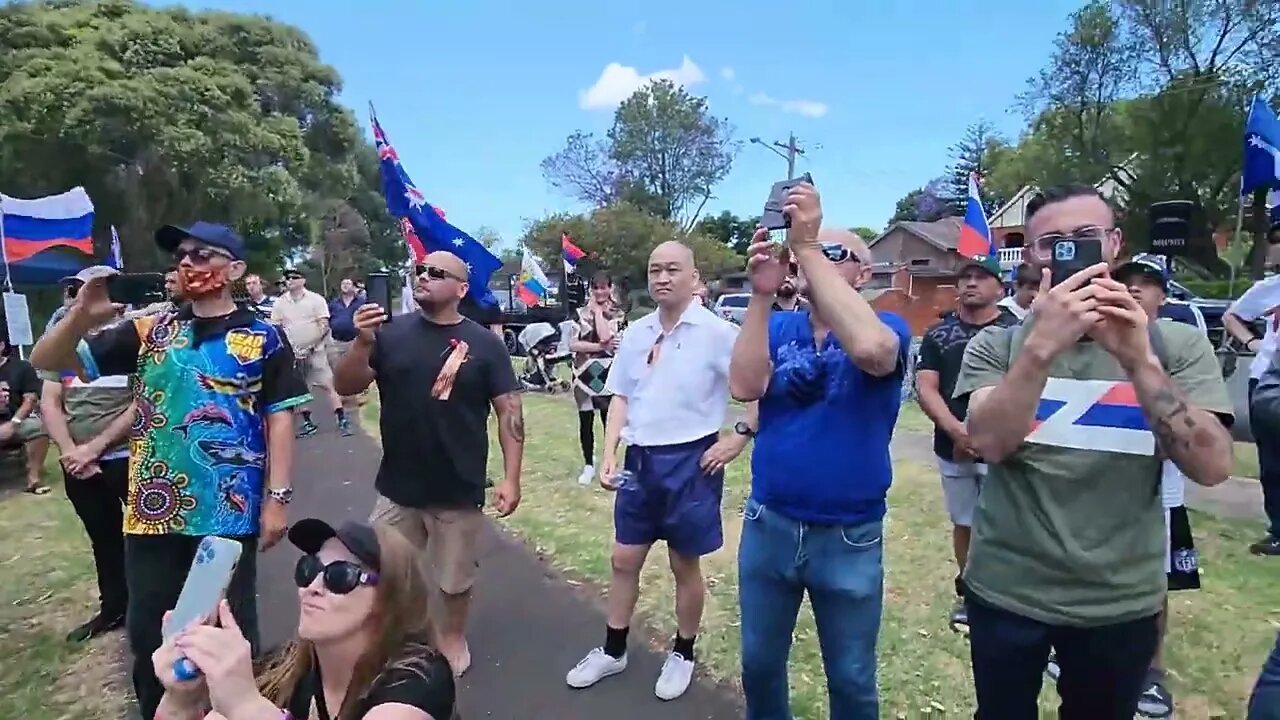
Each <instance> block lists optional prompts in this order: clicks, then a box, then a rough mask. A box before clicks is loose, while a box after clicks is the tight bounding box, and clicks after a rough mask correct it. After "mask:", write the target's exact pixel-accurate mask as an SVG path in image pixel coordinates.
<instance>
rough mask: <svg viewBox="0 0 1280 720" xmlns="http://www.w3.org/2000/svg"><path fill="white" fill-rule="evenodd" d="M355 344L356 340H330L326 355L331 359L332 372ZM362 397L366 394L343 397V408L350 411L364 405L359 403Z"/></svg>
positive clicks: (326, 346) (326, 347)
mask: <svg viewBox="0 0 1280 720" xmlns="http://www.w3.org/2000/svg"><path fill="white" fill-rule="evenodd" d="M354 342H355V341H354V340H334V339H333V338H329V341H328V343H326V344H325V355H327V356H328V358H329V368H330V370H333V371H337V369H338V363H340V362H342V357H343V356H344V355H346V354H347V353H348V352H350V351H351V346H352V344H354ZM362 395H364V393H361V394H360V395H343V396H342V407H344V408H346V409H348V410H350V409H352V408H354V407H356V406H357V405H360V404H362V403H360V402H358V400H359V398H360V397H361V396H362Z"/></svg>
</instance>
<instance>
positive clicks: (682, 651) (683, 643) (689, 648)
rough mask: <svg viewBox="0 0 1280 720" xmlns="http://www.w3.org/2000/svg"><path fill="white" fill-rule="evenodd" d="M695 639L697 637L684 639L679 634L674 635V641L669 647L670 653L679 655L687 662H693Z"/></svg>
mask: <svg viewBox="0 0 1280 720" xmlns="http://www.w3.org/2000/svg"><path fill="white" fill-rule="evenodd" d="M697 639H698V636H697V635H694V636H693V637H691V638H685V637H680V633H676V641H675V642H674V643H673V644H672V645H671V652H673V653H675V654H677V655H679V656H680V657H682V658H684V659H685V660H688V661H689V662H693V641H694V640H697Z"/></svg>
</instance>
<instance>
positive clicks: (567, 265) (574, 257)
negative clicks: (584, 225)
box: [560, 232, 587, 274]
mask: <svg viewBox="0 0 1280 720" xmlns="http://www.w3.org/2000/svg"><path fill="white" fill-rule="evenodd" d="M560 254H561V255H562V256H563V257H564V271H565V274H568V273H571V272H573V270H574V268H576V267H577V266H578V261H579V260H581V259H582V258H584V257H586V256H587V254H586V253H585V252H583V251H582V248H580V247H578V246H577V245H574V244H573V240H571V239H570V238H569V233H567V232H561V233H560Z"/></svg>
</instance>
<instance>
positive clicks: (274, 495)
mask: <svg viewBox="0 0 1280 720" xmlns="http://www.w3.org/2000/svg"><path fill="white" fill-rule="evenodd" d="M267 497H269V498H271V499H272V500H275V501H276V502H278V503H280V504H281V505H288V504H289V503H290V502H291V501H292V500H293V488H291V487H287V488H267Z"/></svg>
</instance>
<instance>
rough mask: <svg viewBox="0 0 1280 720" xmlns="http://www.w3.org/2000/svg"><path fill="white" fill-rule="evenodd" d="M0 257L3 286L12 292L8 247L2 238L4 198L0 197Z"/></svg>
mask: <svg viewBox="0 0 1280 720" xmlns="http://www.w3.org/2000/svg"><path fill="white" fill-rule="evenodd" d="M0 259H2V260H3V261H4V287H5V290H6V291H7V292H13V273H11V272H9V247H8V243H7V242H5V238H4V199H3V198H0Z"/></svg>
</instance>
